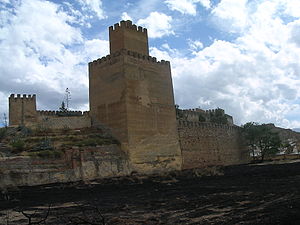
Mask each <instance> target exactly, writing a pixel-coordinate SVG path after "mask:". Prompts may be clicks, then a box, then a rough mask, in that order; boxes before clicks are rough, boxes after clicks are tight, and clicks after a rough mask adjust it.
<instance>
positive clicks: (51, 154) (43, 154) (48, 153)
mask: <svg viewBox="0 0 300 225" xmlns="http://www.w3.org/2000/svg"><path fill="white" fill-rule="evenodd" d="M28 155H29V156H31V157H40V158H44V159H45V158H53V159H58V158H61V157H62V155H63V152H62V151H59V150H43V151H37V152H30V153H28Z"/></svg>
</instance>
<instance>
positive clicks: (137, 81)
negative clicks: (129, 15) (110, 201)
mask: <svg viewBox="0 0 300 225" xmlns="http://www.w3.org/2000/svg"><path fill="white" fill-rule="evenodd" d="M109 42H110V55H107V56H105V57H102V58H99V59H97V60H94V61H93V62H90V63H89V103H90V111H89V112H78V111H74V112H73V111H67V112H61V111H38V110H37V108H36V96H35V95H28V96H27V95H22V96H21V95H14V94H12V95H11V96H10V97H9V125H10V126H19V125H24V126H28V127H34V126H36V125H37V124H47V126H48V127H49V128H51V129H63V128H65V127H68V128H69V129H82V128H87V127H97V126H105V127H108V128H109V129H110V130H111V132H112V134H113V135H114V136H115V137H116V138H117V139H118V140H119V141H120V143H121V147H120V148H121V150H122V152H123V153H124V155H125V156H124V157H126V160H127V159H128V165H129V167H128V168H129V169H128V171H129V172H128V173H130V172H132V171H136V172H138V173H159V172H166V171H172V170H182V169H190V168H199V167H205V166H212V165H233V164H241V163H246V162H248V160H249V156H248V153H247V151H246V149H245V147H244V145H243V143H242V142H241V140H242V139H241V138H240V128H239V127H238V126H235V125H234V124H233V119H232V117H231V116H229V115H227V114H225V112H224V110H221V109H219V112H221V114H222V115H223V116H225V117H226V120H227V122H226V123H224V124H220V123H212V122H211V121H210V116H211V115H214V114H215V113H216V110H215V111H214V110H210V111H204V110H201V109H193V110H181V109H178V108H177V109H176V107H175V103H174V94H173V85H172V77H171V67H170V62H168V61H164V60H161V61H157V59H156V58H155V57H151V56H149V47H148V36H147V29H145V28H142V27H137V26H136V25H134V24H132V22H131V21H121V22H120V23H117V24H115V25H114V26H111V27H109ZM200 118H201V119H200ZM126 173H127V172H126ZM126 173H125V174H126ZM107 176H110V175H109V174H108V175H107ZM111 176H113V174H111ZM93 178H95V177H93Z"/></svg>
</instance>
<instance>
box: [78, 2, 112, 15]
mask: <svg viewBox="0 0 300 225" xmlns="http://www.w3.org/2000/svg"><path fill="white" fill-rule="evenodd" d="M78 1H79V3H80V4H81V5H82V7H83V8H84V10H86V11H93V12H94V13H96V15H97V17H98V18H99V19H104V18H106V15H105V13H104V11H103V9H102V1H101V0H78Z"/></svg>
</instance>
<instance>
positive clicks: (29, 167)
mask: <svg viewBox="0 0 300 225" xmlns="http://www.w3.org/2000/svg"><path fill="white" fill-rule="evenodd" d="M130 173H131V169H130V166H129V162H128V160H127V157H126V155H125V154H124V153H123V152H122V151H121V150H120V148H119V146H117V145H107V146H99V147H87V148H78V147H77V148H71V149H68V150H66V151H65V154H64V155H63V156H62V158H60V159H41V158H35V157H28V156H27V157H26V156H15V157H5V158H0V188H5V187H11V186H33V185H41V184H50V183H65V182H73V181H80V180H83V181H88V180H93V179H99V178H105V177H116V176H126V175H129V174H130Z"/></svg>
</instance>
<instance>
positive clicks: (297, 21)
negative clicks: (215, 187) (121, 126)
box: [0, 0, 300, 128]
mask: <svg viewBox="0 0 300 225" xmlns="http://www.w3.org/2000/svg"><path fill="white" fill-rule="evenodd" d="M122 19H125V20H127V19H131V20H132V21H133V22H134V23H135V24H138V25H141V26H143V27H146V28H148V35H149V42H150V54H151V55H152V56H155V57H157V58H158V59H165V60H169V61H171V65H172V75H173V83H174V91H175V101H176V103H177V104H179V105H180V107H181V108H195V107H200V108H203V109H209V108H216V107H220V108H223V109H225V111H226V112H227V113H228V114H231V115H233V116H234V120H235V123H236V124H238V125H240V124H243V123H246V122H248V121H256V122H260V123H269V122H272V123H275V124H276V125H278V126H282V127H287V128H296V127H300V88H299V87H300V0H147V1H146V0H49V1H45V0H0V113H1V116H2V115H3V113H5V112H7V110H8V102H7V98H8V96H9V95H10V94H11V93H21V94H23V93H26V94H33V93H35V94H37V103H38V109H41V110H42V109H51V110H56V109H58V107H59V106H60V103H61V101H62V100H63V98H64V91H65V89H66V88H69V89H70V91H71V102H70V106H71V108H72V109H76V110H88V107H89V106H88V73H87V63H88V62H89V61H92V60H94V59H97V58H100V57H102V56H104V55H107V54H108V52H109V48H108V46H109V44H108V27H109V26H110V25H113V24H114V23H117V22H118V21H120V20H122ZM1 116H0V118H1Z"/></svg>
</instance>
